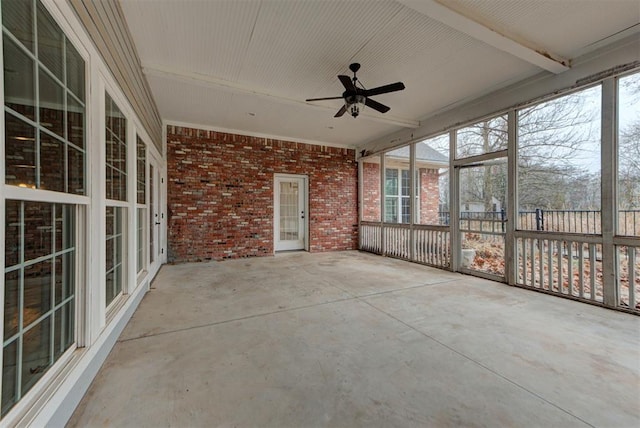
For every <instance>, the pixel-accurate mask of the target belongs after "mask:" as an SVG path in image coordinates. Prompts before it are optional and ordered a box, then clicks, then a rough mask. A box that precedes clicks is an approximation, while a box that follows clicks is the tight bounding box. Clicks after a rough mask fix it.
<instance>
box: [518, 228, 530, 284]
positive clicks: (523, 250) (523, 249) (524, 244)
mask: <svg viewBox="0 0 640 428" xmlns="http://www.w3.org/2000/svg"><path fill="white" fill-rule="evenodd" d="M520 246H521V249H520V251H521V253H522V256H520V259H521V260H522V283H523V284H524V285H529V284H528V282H527V274H528V273H529V269H527V240H526V239H522V241H521V242H520Z"/></svg>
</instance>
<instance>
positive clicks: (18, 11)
mask: <svg viewBox="0 0 640 428" xmlns="http://www.w3.org/2000/svg"><path fill="white" fill-rule="evenodd" d="M2 25H4V26H5V27H6V29H7V30H9V31H10V32H11V34H13V35H14V36H15V37H16V38H17V39H18V40H20V41H21V42H22V43H23V44H24V46H25V47H26V48H27V49H29V50H30V51H31V52H33V2H31V1H3V2H2Z"/></svg>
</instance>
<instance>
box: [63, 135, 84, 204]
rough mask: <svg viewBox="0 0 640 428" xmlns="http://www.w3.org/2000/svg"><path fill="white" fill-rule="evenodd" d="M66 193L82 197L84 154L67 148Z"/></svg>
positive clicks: (69, 147)
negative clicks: (67, 172) (67, 173)
mask: <svg viewBox="0 0 640 428" xmlns="http://www.w3.org/2000/svg"><path fill="white" fill-rule="evenodd" d="M67 157H68V163H69V167H68V171H69V177H68V180H69V183H68V192H69V193H74V194H76V195H84V193H85V191H84V153H83V152H81V151H79V150H76V149H74V148H73V147H71V146H68V151H67Z"/></svg>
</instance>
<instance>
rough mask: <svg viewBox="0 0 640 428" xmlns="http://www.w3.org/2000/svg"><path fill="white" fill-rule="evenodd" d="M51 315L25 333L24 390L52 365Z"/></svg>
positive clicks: (23, 350) (23, 343)
mask: <svg viewBox="0 0 640 428" xmlns="http://www.w3.org/2000/svg"><path fill="white" fill-rule="evenodd" d="M50 329H51V317H50V316H49V317H47V318H45V319H44V320H42V321H41V322H39V323H38V324H37V325H35V326H34V327H33V328H32V329H31V330H29V331H28V332H26V333H25V334H24V338H23V339H22V340H23V342H22V391H23V395H24V393H25V392H26V391H28V390H29V389H31V387H32V386H33V385H34V384H35V383H36V382H37V380H38V379H40V378H41V377H42V375H43V374H44V372H45V371H46V370H47V368H49V366H50V365H51V347H50V343H51V331H50Z"/></svg>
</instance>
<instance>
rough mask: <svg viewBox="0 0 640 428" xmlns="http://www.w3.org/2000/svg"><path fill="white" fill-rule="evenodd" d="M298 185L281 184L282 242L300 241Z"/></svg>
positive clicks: (294, 183) (292, 183)
mask: <svg viewBox="0 0 640 428" xmlns="http://www.w3.org/2000/svg"><path fill="white" fill-rule="evenodd" d="M299 191H300V189H298V183H297V182H289V181H286V182H281V183H280V240H281V241H295V240H297V239H299V230H298V225H299V221H298V212H299V211H300V207H299V206H298V197H299V195H298V192H299Z"/></svg>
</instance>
